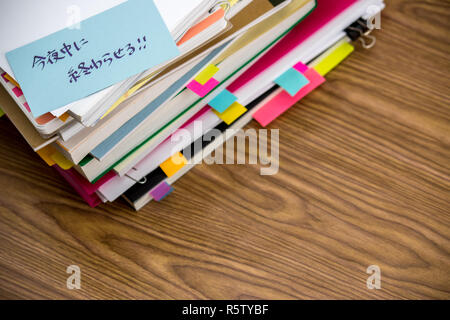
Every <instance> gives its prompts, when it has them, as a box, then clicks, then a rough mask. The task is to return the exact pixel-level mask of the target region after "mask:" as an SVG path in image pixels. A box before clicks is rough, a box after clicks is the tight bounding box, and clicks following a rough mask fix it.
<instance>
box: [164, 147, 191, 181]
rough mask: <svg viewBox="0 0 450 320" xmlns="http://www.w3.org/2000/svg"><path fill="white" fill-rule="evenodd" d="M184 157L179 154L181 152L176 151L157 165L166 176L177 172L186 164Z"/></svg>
mask: <svg viewBox="0 0 450 320" xmlns="http://www.w3.org/2000/svg"><path fill="white" fill-rule="evenodd" d="M187 162H188V161H187V160H186V158H185V157H184V156H183V155H182V154H181V152H177V153H175V154H174V155H172V156H171V157H170V158H169V159H167V160H166V161H164V162H163V163H161V164H160V165H159V166H160V168H161V169H162V171H164V173H165V174H166V176H167V177H169V178H170V177H171V176H173V175H174V174H175V173H177V172H178V170H180V169H181V168H183V167H184V166H185V165H186V164H187Z"/></svg>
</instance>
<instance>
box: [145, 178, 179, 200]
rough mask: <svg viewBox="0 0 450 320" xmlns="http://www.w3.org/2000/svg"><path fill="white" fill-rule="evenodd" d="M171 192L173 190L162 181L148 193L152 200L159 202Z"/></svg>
mask: <svg viewBox="0 0 450 320" xmlns="http://www.w3.org/2000/svg"><path fill="white" fill-rule="evenodd" d="M172 191H173V188H172V187H171V186H170V185H169V184H168V183H167V182H165V181H163V182H161V183H160V184H158V185H157V186H156V187H154V188H153V189H152V190H151V191H150V195H151V196H152V198H153V199H154V200H156V201H158V202H159V201H161V200H162V199H164V198H165V197H167V196H168V195H169V194H170V193H171V192H172Z"/></svg>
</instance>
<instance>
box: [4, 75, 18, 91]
mask: <svg viewBox="0 0 450 320" xmlns="http://www.w3.org/2000/svg"><path fill="white" fill-rule="evenodd" d="M4 77H5V78H6V79H8V80H9V82H11V83H12V84H13V85H15V86H16V87H17V88H19V89H20V86H19V84H18V83H17V81H16V80H14V79H13V77H11V76H10V75H9V74H7V73H5V75H4Z"/></svg>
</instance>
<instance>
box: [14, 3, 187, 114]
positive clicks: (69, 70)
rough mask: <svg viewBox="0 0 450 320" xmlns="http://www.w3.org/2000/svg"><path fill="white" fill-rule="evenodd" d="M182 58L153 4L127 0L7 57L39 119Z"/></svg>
mask: <svg viewBox="0 0 450 320" xmlns="http://www.w3.org/2000/svg"><path fill="white" fill-rule="evenodd" d="M178 54H179V50H178V47H177V46H176V44H175V42H174V40H173V39H172V36H171V34H170V32H169V30H168V29H167V27H166V24H165V23H164V20H163V19H162V18H161V15H160V14H159V11H158V9H157V8H156V6H155V4H154V2H153V1H148V0H128V1H126V2H124V3H122V4H120V5H118V6H115V7H113V8H111V9H109V10H106V11H104V12H102V13H100V14H98V15H95V16H93V17H91V18H88V19H86V20H83V21H82V22H81V25H80V28H79V29H76V28H74V29H69V28H66V29H63V30H61V31H58V32H55V33H53V34H51V35H49V36H47V37H44V38H42V39H39V40H37V41H34V42H32V43H30V44H27V45H25V46H23V47H20V48H18V49H15V50H12V51H10V52H8V53H6V58H7V59H8V62H9V64H10V65H11V68H12V70H13V72H14V75H15V77H16V79H17V80H18V82H19V83H20V86H21V88H22V90H23V92H24V94H25V97H26V98H27V101H28V104H29V106H30V108H31V111H32V113H33V115H34V116H35V117H37V116H40V115H42V114H44V113H46V112H49V111H52V110H55V109H57V108H59V107H62V106H64V105H67V104H69V103H71V102H74V101H77V100H79V99H82V98H84V97H86V96H88V95H91V94H93V93H95V92H97V91H100V90H102V89H104V88H107V87H109V86H111V85H113V84H115V83H118V82H120V81H122V80H125V79H127V78H129V77H131V76H133V75H136V74H138V73H140V72H142V71H144V70H146V69H149V68H152V67H154V66H156V65H159V64H161V63H163V62H165V61H167V60H170V59H172V58H174V57H176V56H177V55H178Z"/></svg>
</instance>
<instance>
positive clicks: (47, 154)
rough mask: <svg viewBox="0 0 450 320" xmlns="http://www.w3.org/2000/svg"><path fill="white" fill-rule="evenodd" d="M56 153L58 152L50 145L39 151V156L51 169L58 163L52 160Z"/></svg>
mask: <svg viewBox="0 0 450 320" xmlns="http://www.w3.org/2000/svg"><path fill="white" fill-rule="evenodd" d="M55 152H57V150H56V149H55V148H54V147H53V146H52V145H48V146H45V147H44V148H42V149H40V150H38V151H37V154H38V155H39V156H40V157H41V158H42V160H44V161H45V163H46V164H47V165H49V166H50V167H51V166H52V165H54V164H55V163H56V162H55V160H53V159H52V154H54V153H55Z"/></svg>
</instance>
